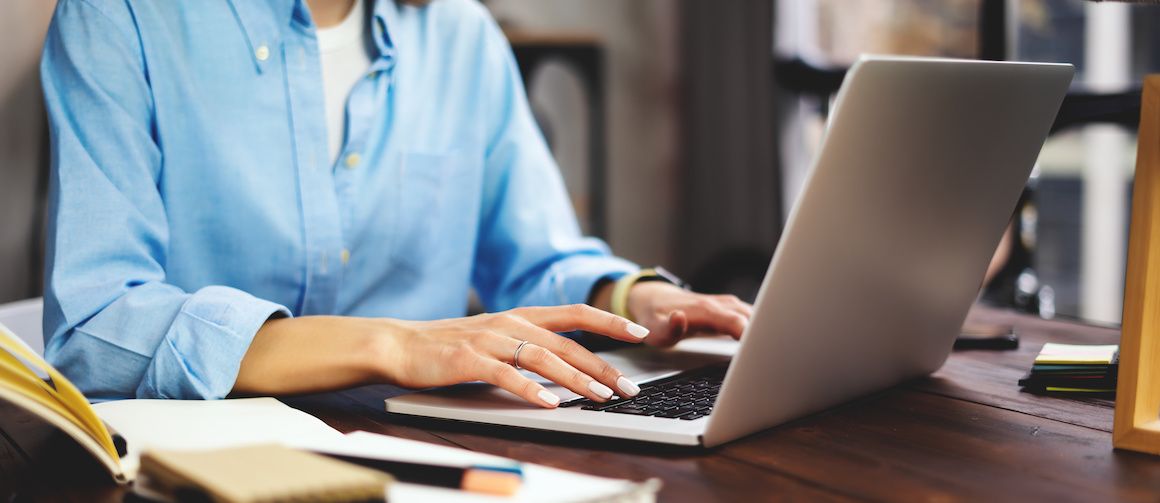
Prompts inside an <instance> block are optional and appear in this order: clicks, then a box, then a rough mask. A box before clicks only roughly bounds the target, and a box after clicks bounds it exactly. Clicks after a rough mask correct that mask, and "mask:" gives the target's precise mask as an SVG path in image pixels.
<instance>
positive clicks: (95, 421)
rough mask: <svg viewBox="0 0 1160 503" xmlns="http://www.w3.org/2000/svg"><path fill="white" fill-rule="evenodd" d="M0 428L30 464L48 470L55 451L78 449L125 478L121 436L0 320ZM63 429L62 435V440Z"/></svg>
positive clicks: (70, 453) (69, 452)
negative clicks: (118, 436)
mask: <svg viewBox="0 0 1160 503" xmlns="http://www.w3.org/2000/svg"><path fill="white" fill-rule="evenodd" d="M0 429H2V430H4V431H5V432H6V433H8V435H7V436H8V437H9V439H16V440H18V441H19V445H18V447H19V451H20V452H21V453H22V455H23V456H24V459H23V461H24V464H26V465H29V467H30V468H32V469H33V470H45V469H47V470H51V466H50V465H53V464H55V462H54V460H53V459H52V458H53V457H54V456H55V455H57V454H59V455H60V456H75V455H76V454H78V451H82V452H84V453H87V454H88V455H89V456H90V457H91V458H92V459H93V460H95V461H96V462H97V463H98V464H99V465H100V466H101V467H103V468H104V470H105V471H106V472H108V473H109V475H110V476H111V477H112V478H113V480H115V481H117V482H118V483H121V484H125V483H128V482H130V479H131V477H130V476H129V475H128V474H126V472H125V470H124V469H123V467H122V466H121V455H122V454H123V452H124V441H123V439H119V438H114V436H113V434H112V433H110V431H109V428H108V427H107V426H106V425H105V423H104V422H102V421H101V419H100V418H99V417H97V413H96V412H95V411H94V410H93V408H92V406H91V405H89V401H88V399H86V398H85V396H84V395H83V394H82V393H81V392H80V390H78V389H77V387H76V386H74V385H73V384H72V382H70V381H69V380H68V379H67V378H65V377H64V375H62V374H61V373H60V372H58V371H57V370H56V369H55V368H53V367H52V365H49V364H48V362H46V361H44V359H43V358H41V357H40V356H39V355H37V354H36V352H34V351H33V350H32V349H31V348H29V347H28V346H27V345H26V344H25V343H24V341H21V340H20V339H19V338H18V337H16V335H14V334H13V333H12V332H11V331H9V330H8V328H7V327H5V326H4V325H0ZM62 435H63V438H64V439H67V440H64V441H62ZM118 444H121V445H120V447H121V448H120V449H118ZM77 447H79V449H77ZM61 451H63V452H61Z"/></svg>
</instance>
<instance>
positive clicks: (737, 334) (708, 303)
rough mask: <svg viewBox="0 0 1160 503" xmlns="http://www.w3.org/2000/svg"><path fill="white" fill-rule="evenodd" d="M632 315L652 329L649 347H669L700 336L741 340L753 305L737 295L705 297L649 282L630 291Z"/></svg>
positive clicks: (648, 339) (663, 283)
mask: <svg viewBox="0 0 1160 503" xmlns="http://www.w3.org/2000/svg"><path fill="white" fill-rule="evenodd" d="M628 313H629V314H630V315H632V318H633V319H634V320H636V321H637V322H638V323H640V324H641V325H644V326H645V328H648V329H649V332H650V334H649V336H648V338H647V339H645V342H646V343H647V344H649V345H652V346H661V347H667V346H672V345H673V344H676V343H677V341H680V340H681V338H682V337H685V336H687V335H695V334H698V333H716V334H728V335H731V336H733V337H734V338H737V339H740V338H741V333H742V332H744V331H745V327H746V326H747V325H748V324H749V317H750V316H752V315H753V306H750V305H749V304H748V303H745V302H743V301H741V300H740V299H738V298H737V297H735V296H733V295H705V294H699V293H693V292H690V291H688V290H684V289H682V288H678V287H677V286H674V285H672V284H669V283H666V282H663V281H648V282H644V283H637V284H635V285H633V287H632V290H629V292H628Z"/></svg>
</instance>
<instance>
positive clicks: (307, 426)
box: [93, 398, 343, 476]
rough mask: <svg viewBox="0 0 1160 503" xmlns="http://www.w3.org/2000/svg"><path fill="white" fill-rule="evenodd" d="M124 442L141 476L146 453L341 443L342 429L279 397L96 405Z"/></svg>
mask: <svg viewBox="0 0 1160 503" xmlns="http://www.w3.org/2000/svg"><path fill="white" fill-rule="evenodd" d="M93 408H94V409H96V411H97V415H98V416H100V417H101V419H103V420H104V421H105V423H107V424H108V425H109V426H112V427H113V429H114V430H116V431H117V432H118V433H120V434H121V436H123V437H125V439H126V441H127V442H128V444H129V455H128V456H126V457H125V458H124V459H122V465H124V467H125V470H126V471H127V472H128V473H130V474H132V475H134V476H135V475H136V473H137V467H138V463H139V457H140V455H141V451H143V450H145V449H171V450H200V449H219V448H223V447H235V446H240V445H252V444H260V443H277V444H283V445H288V446H291V447H293V446H295V444H296V443H297V442H322V441H328V440H330V441H334V440H341V439H342V438H343V435H342V433H341V432H339V431H338V430H336V429H334V428H331V427H330V426H327V424H326V423H324V422H322V421H321V420H319V419H318V418H316V417H314V416H311V415H310V414H307V413H305V412H302V411H300V410H298V409H295V408H293V407H290V406H288V405H286V404H284V403H282V402H279V401H278V400H276V399H274V398H242V399H235V400H119V401H115V402H104V403H99V404H96V405H93Z"/></svg>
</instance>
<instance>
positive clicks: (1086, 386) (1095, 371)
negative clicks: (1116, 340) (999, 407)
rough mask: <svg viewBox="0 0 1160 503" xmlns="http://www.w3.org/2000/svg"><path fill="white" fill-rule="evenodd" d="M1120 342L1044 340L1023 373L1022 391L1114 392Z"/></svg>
mask: <svg viewBox="0 0 1160 503" xmlns="http://www.w3.org/2000/svg"><path fill="white" fill-rule="evenodd" d="M1118 363H1119V346H1116V345H1115V344H1109V345H1097V346H1093V345H1078V344H1052V343H1048V344H1044V345H1043V349H1042V350H1040V351H1039V356H1036V357H1035V364H1034V365H1033V366H1032V367H1031V372H1030V373H1028V374H1027V376H1026V377H1024V378H1023V379H1020V380H1019V385H1020V386H1023V390H1024V391H1031V392H1052V393H1114V392H1115V391H1116V372H1117V369H1118V367H1119V365H1118Z"/></svg>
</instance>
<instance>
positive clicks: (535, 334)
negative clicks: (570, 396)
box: [502, 318, 640, 401]
mask: <svg viewBox="0 0 1160 503" xmlns="http://www.w3.org/2000/svg"><path fill="white" fill-rule="evenodd" d="M503 324H504V326H503V328H502V330H504V331H505V334H506V335H509V336H511V337H515V338H518V339H525V340H527V341H530V342H531V343H532V344H534V345H535V350H534V353H536V355H537V356H541V355H539V353H540V350H543V352H544V353H546V355H542V356H543V357H544V358H546V359H548V360H549V362H553V363H554V362H559V365H547V367H546V370H548V371H553V370H556V369H559V368H560V365H564V366H567V368H568V369H571V370H573V371H574V372H575V373H576V375H577V376H579V377H582V378H583V381H577V380H576V379H574V378H570V377H569V376H568V375H566V374H560V373H557V374H554V375H549V374H545V373H544V372H542V371H541V370H540V369H537V368H533V367H532V366H531V365H529V364H526V360H525V358H524V355H526V354H528V349H529V348H530V347H531V346H528V347H525V348H524V350H523V352H521V353H520V361H519V364H520V366H521V367H525V368H528V369H531V370H533V371H535V372H536V373H538V374H540V375H542V376H544V377H546V378H548V379H551V380H552V381H554V382H557V383H559V384H560V385H562V386H564V387H567V388H568V389H570V390H572V391H574V392H576V393H577V394H581V395H584V396H587V397H589V398H596V399H598V401H604V400H607V399H608V398H609V397H611V396H612V393H613V390H617V392H618V393H619V394H620V395H622V396H634V395H636V394H637V393H640V388H639V387H638V386H637V385H636V384H635V383H633V382H632V381H631V380H629V379H628V378H626V377H624V375H623V374H622V373H621V372H620V371H619V370H617V369H616V368H615V367H613V366H612V365H610V364H609V363H608V362H606V361H604V360H603V359H602V358H600V357H598V356H596V355H595V354H593V353H592V352H591V351H588V350H587V349H585V348H584V346H581V345H580V344H579V343H577V342H576V341H574V340H572V339H569V338H567V337H563V336H561V335H559V334H556V333H553V332H551V331H549V330H545V329H543V328H540V327H538V326H536V325H533V324H532V323H531V322H529V321H527V320H524V319H519V318H515V319H512V318H505V319H504V320H503ZM536 363H539V362H536ZM557 375H558V376H561V377H562V378H564V379H569V380H560V379H557V378H556V377H555V376H557Z"/></svg>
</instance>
